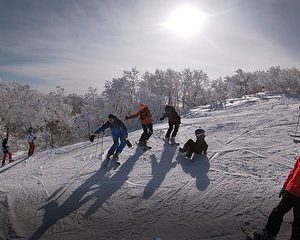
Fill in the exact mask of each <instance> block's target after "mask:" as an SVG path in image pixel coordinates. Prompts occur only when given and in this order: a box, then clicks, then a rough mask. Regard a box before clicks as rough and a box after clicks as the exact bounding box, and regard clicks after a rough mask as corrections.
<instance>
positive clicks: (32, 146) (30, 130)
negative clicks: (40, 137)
mask: <svg viewBox="0 0 300 240" xmlns="http://www.w3.org/2000/svg"><path fill="white" fill-rule="evenodd" d="M35 139H36V137H35V135H34V133H33V128H32V127H30V128H28V130H27V136H26V140H27V142H28V144H29V149H28V157H30V156H31V155H33V154H34V149H35V143H34V140H35Z"/></svg>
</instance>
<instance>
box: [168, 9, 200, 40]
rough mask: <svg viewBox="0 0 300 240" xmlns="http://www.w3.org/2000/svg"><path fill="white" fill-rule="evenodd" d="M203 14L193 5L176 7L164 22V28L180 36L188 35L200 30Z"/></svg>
mask: <svg viewBox="0 0 300 240" xmlns="http://www.w3.org/2000/svg"><path fill="white" fill-rule="evenodd" d="M204 21H205V14H204V13H202V12H201V11H200V10H199V9H197V8H196V7H194V6H189V5H188V6H181V7H178V8H176V9H175V10H174V11H173V12H172V13H171V15H170V17H169V18H168V19H167V21H166V22H165V23H164V26H165V28H166V29H169V30H171V31H172V32H174V33H175V34H177V35H180V36H182V37H190V36H192V35H195V34H196V33H198V32H199V31H200V30H201V27H202V26H203V23H204Z"/></svg>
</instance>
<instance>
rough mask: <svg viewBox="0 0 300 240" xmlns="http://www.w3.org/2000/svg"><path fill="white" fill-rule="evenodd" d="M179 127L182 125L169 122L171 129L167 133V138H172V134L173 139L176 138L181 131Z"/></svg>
mask: <svg viewBox="0 0 300 240" xmlns="http://www.w3.org/2000/svg"><path fill="white" fill-rule="evenodd" d="M179 125H180V123H171V122H169V128H168V131H167V133H166V138H170V135H171V133H172V135H171V137H176V135H177V132H178V129H179ZM173 129H174V130H173ZM172 131H173V132H172Z"/></svg>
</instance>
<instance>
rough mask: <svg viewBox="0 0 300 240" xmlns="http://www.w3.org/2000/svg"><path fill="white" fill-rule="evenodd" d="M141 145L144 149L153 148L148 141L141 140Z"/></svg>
mask: <svg viewBox="0 0 300 240" xmlns="http://www.w3.org/2000/svg"><path fill="white" fill-rule="evenodd" d="M139 146H140V147H141V148H142V149H144V150H148V149H151V147H150V146H148V145H147V141H144V142H143V141H139Z"/></svg>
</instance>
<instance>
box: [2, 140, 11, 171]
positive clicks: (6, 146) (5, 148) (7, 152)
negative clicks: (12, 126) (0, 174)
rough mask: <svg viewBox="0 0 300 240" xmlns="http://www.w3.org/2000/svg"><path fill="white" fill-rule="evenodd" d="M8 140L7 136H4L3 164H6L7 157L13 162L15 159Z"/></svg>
mask: <svg viewBox="0 0 300 240" xmlns="http://www.w3.org/2000/svg"><path fill="white" fill-rule="evenodd" d="M7 141H8V139H7V138H4V139H3V141H2V151H3V160H2V166H4V165H5V160H6V157H8V159H9V162H13V160H12V154H11V152H10V151H9V146H8V145H7Z"/></svg>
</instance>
